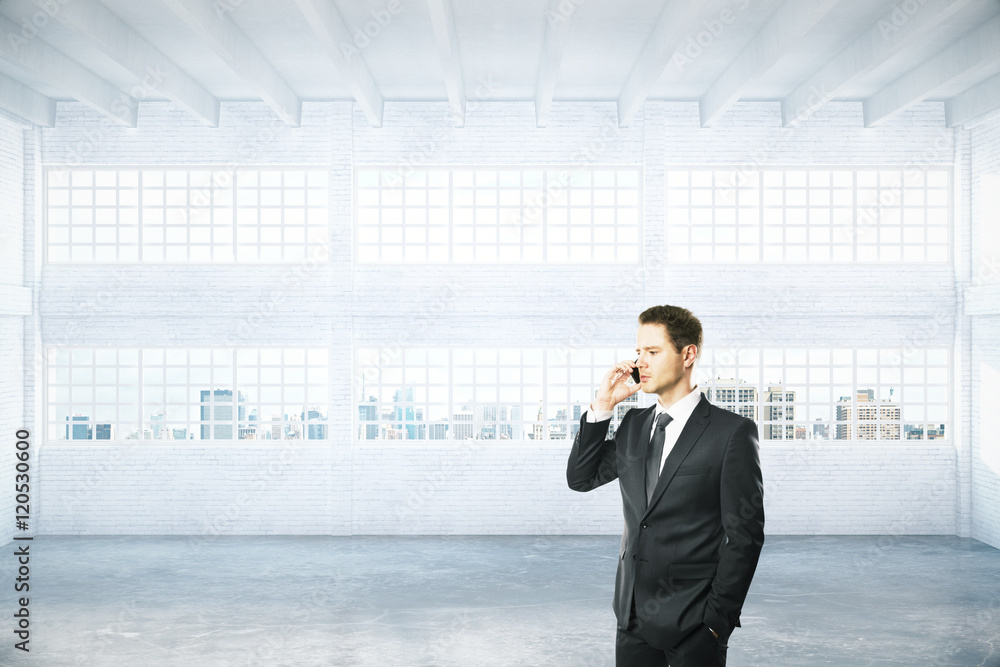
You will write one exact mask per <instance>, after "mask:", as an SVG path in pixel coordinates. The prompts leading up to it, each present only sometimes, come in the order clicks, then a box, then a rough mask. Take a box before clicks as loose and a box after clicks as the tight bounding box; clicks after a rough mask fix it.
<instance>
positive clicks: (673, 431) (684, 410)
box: [587, 385, 701, 471]
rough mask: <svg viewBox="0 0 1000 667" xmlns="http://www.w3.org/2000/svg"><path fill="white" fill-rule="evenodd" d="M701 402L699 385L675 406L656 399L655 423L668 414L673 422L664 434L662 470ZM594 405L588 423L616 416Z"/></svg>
mask: <svg viewBox="0 0 1000 667" xmlns="http://www.w3.org/2000/svg"><path fill="white" fill-rule="evenodd" d="M699 401H701V390H699V389H698V385H695V386H694V389H692V390H691V393H690V394H688V395H687V396H685V397H684V398H682V399H680V400H679V401H677V402H676V403H674V404H673V405H670V406H668V407H663V404H662V403H660V398H659V397H657V398H656V409H655V411H654V413H653V423H656V420H657V419H658V418H659V416H660V415H661V414H662V413H664V412H666V413H667V414H668V415H670V417H671V421H670V423H669V424H667V428H666V430H665V431H664V434H663V454H662V455H661V456H660V470H661V471H662V470H663V462H664V461H666V460H667V454H669V453H670V450H671V449H673V447H674V445H675V444H676V443H677V438H679V437H680V435H681V431H683V430H684V425H685V424H687V420H688V417H690V416H691V413H692V412H694V409H695V408H696V407H698V402H699ZM593 408H594V404H593V403H591V404H590V409H588V410H587V421H588V422H599V421H604V420H605V419H611V416H612V415H613V414H614V411H613V410H594V409H593ZM655 430H656V429H655V428H654V429H651V430H650V434H649V438H650V441H652V439H653V433H652V432H653V431H655Z"/></svg>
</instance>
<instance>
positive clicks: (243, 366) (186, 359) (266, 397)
mask: <svg viewBox="0 0 1000 667" xmlns="http://www.w3.org/2000/svg"><path fill="white" fill-rule="evenodd" d="M47 366H48V370H47V373H48V375H47V381H48V382H47V389H46V396H47V406H48V407H47V410H48V412H47V415H48V435H49V438H50V439H53V440H131V439H140V440H151V439H152V440H283V439H293V440H323V439H326V438H328V415H329V387H328V380H329V373H328V353H327V351H326V350H324V349H297V348H293V349H288V348H285V349H282V348H238V349H235V350H234V349H232V348H224V349H221V348H199V349H187V348H155V349H148V348H144V349H108V348H77V347H74V348H51V349H49V350H48V355H47Z"/></svg>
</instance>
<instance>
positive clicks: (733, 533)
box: [704, 419, 764, 638]
mask: <svg viewBox="0 0 1000 667" xmlns="http://www.w3.org/2000/svg"><path fill="white" fill-rule="evenodd" d="M759 449H760V446H759V442H758V437H757V425H756V424H755V423H754V422H753V421H751V420H749V419H746V420H744V421H743V422H742V423H741V424H740V425H739V426H737V427H736V429H735V430H734V431H733V434H732V436H731V437H730V439H729V442H728V444H727V445H726V451H725V455H724V456H723V459H722V472H721V475H722V477H721V484H720V494H721V497H720V501H721V509H722V527H723V530H724V531H725V533H726V537H727V538H728V540H727V542H726V544H725V545H723V547H722V551H721V557H720V559H719V566H718V570H717V571H716V575H715V579H714V581H713V582H712V590H711V592H710V593H709V596H708V600H707V604H706V608H705V617H704V622H705V623H706V624H707V625H708V626H709V627H711V628H712V629H714V630H715V631H716V632H718V633H719V635H720V636H721V637H723V638H726V637H728V636H729V635H730V634H732V632H733V628H735V627H739V625H740V620H739V619H740V610H741V609H742V608H743V602H744V600H745V599H746V596H747V591H748V590H749V588H750V582H751V580H752V579H753V575H754V572H755V571H756V569H757V561H758V559H759V558H760V552H761V548H762V547H763V546H764V484H763V480H762V477H761V471H760V453H759Z"/></svg>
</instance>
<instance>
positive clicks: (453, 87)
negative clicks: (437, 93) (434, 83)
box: [427, 0, 465, 127]
mask: <svg viewBox="0 0 1000 667" xmlns="http://www.w3.org/2000/svg"><path fill="white" fill-rule="evenodd" d="M427 8H428V9H430V12H431V25H432V26H433V27H434V39H435V41H436V42H437V47H438V55H439V56H440V58H441V67H442V69H443V70H444V86H445V89H446V90H447V91H448V106H449V107H451V118H452V120H453V121H454V124H455V127H463V126H464V125H465V83H464V80H463V78H462V59H461V56H460V55H459V53H458V33H457V32H456V31H455V13H454V11H453V9H452V6H451V0H427Z"/></svg>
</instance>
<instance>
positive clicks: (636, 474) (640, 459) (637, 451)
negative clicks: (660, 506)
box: [628, 404, 656, 512]
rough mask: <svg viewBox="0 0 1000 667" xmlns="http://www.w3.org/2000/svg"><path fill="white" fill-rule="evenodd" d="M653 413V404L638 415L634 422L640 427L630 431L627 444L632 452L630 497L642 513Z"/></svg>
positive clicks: (630, 459) (644, 504)
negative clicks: (634, 500)
mask: <svg viewBox="0 0 1000 667" xmlns="http://www.w3.org/2000/svg"><path fill="white" fill-rule="evenodd" d="M655 413H656V405H655V404H653V405H650V406H649V407H647V408H646V409H645V413H644V414H640V416H639V418H638V419H637V420H636V423H637V424H640V426H639V428H638V429H632V432H631V433H630V434H629V442H628V451H629V452H633V454H632V455H630V456H629V463H631V466H630V468H631V475H630V478H631V482H630V484H631V486H632V497H633V498H635V499H636V504H637V505H639V506H641V507H642V510H643V512H645V511H646V455H647V454H648V452H649V436H650V430H651V429H652V428H653V415H654V414H655Z"/></svg>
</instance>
